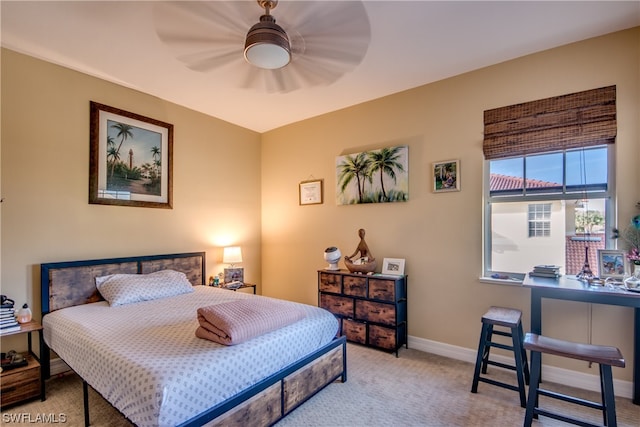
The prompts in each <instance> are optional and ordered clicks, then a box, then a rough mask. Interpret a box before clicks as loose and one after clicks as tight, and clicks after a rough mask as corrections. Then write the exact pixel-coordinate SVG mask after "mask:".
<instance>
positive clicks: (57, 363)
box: [50, 357, 71, 377]
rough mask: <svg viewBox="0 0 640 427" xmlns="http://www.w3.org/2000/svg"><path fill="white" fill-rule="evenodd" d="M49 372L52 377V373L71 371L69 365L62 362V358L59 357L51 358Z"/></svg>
mask: <svg viewBox="0 0 640 427" xmlns="http://www.w3.org/2000/svg"><path fill="white" fill-rule="evenodd" d="M50 366H51V372H50V375H51V376H52V377H53V376H54V375H61V374H64V373H67V372H70V371H71V368H70V367H69V365H67V364H66V363H64V362H63V361H62V359H60V358H59V357H57V358H55V359H51V365H50Z"/></svg>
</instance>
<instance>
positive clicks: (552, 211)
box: [485, 144, 613, 276]
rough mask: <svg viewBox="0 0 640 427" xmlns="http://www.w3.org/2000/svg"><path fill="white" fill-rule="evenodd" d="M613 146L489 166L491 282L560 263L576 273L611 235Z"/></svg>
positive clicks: (520, 158)
mask: <svg viewBox="0 0 640 427" xmlns="http://www.w3.org/2000/svg"><path fill="white" fill-rule="evenodd" d="M612 161H613V145H612V144H608V145H601V146H595V147H589V148H579V149H572V150H562V151H557V152H552V153H543V154H533V155H524V156H517V157H512V158H500V159H495V160H487V161H486V163H487V172H488V173H487V174H486V175H485V200H486V201H487V204H486V211H485V276H490V275H491V274H492V272H509V273H527V272H529V271H531V269H532V268H533V266H534V265H538V264H555V265H559V266H561V267H562V268H561V272H562V273H563V274H577V273H579V272H580V270H581V268H582V266H583V264H584V260H585V248H587V249H586V250H587V251H588V252H589V261H590V266H591V269H592V270H594V273H595V274H597V271H595V270H596V264H597V263H596V260H597V258H596V254H597V249H604V248H605V247H606V246H607V245H606V242H607V241H608V239H609V237H610V236H608V235H607V232H608V230H610V229H611V228H612V227H610V226H608V225H607V224H609V223H610V218H611V217H612V212H611V207H612V206H611V205H612V203H611V194H613V193H612V182H611V181H612V179H611V178H610V177H611V176H613V174H612V173H610V171H612V170H613V168H612Z"/></svg>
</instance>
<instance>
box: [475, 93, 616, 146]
mask: <svg viewBox="0 0 640 427" xmlns="http://www.w3.org/2000/svg"><path fill="white" fill-rule="evenodd" d="M616 128H617V126H616V87H615V86H607V87H603V88H599V89H592V90H586V91H584V92H577V93H572V94H569V95H562V96H556V97H553V98H546V99H540V100H537V101H531V102H525V103H522V104H517V105H510V106H507V107H501V108H495V109H493V110H486V111H485V112H484V144H483V151H484V156H485V158H486V159H498V158H502V157H514V156H523V155H527V154H535V153H544V152H548V151H556V150H564V149H570V148H579V147H586V146H592V145H600V144H613V143H614V142H615V139H616Z"/></svg>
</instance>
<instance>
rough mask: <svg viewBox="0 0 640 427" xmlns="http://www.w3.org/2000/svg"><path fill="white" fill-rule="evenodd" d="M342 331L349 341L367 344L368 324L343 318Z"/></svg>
mask: <svg viewBox="0 0 640 427" xmlns="http://www.w3.org/2000/svg"><path fill="white" fill-rule="evenodd" d="M342 333H343V334H344V335H345V336H346V337H347V339H348V340H349V341H353V342H357V343H360V344H366V342H367V325H366V324H364V323H362V322H356V321H355V320H351V319H342Z"/></svg>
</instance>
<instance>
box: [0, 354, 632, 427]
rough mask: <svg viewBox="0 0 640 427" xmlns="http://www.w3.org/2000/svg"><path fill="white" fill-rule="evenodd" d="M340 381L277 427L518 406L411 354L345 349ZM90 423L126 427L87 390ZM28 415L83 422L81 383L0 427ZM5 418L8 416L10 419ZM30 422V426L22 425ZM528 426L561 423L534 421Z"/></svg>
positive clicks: (582, 411) (477, 417) (62, 383)
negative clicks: (473, 389)
mask: <svg viewBox="0 0 640 427" xmlns="http://www.w3.org/2000/svg"><path fill="white" fill-rule="evenodd" d="M347 361H348V380H347V382H346V383H344V384H342V383H340V382H336V383H334V384H331V385H329V386H328V387H327V388H325V389H324V390H322V391H321V392H320V393H318V394H317V395H315V396H314V397H313V398H311V399H310V400H309V401H307V402H306V403H305V404H303V405H302V406H301V407H299V408H298V409H296V410H295V411H293V413H291V414H289V415H288V416H287V417H285V418H284V419H283V420H282V421H280V422H279V423H278V424H277V427H297V426H327V427H329V426H331V427H338V426H345V427H347V426H348V427H352V426H443V427H444V426H478V427H480V426H487V427H499V426H521V425H522V421H523V418H524V409H522V408H520V405H519V399H518V395H517V393H516V392H513V391H510V390H506V389H503V388H499V387H495V386H491V385H489V384H484V383H480V385H479V388H478V393H477V394H473V393H470V391H469V390H470V389H471V379H472V377H473V365H471V364H470V363H466V362H461V361H457V360H453V359H448V358H445V357H441V356H436V355H432V354H428V353H424V352H420V351H417V350H412V349H408V350H407V349H401V350H400V357H398V358H396V357H395V355H393V354H388V353H385V352H382V351H378V350H374V349H370V348H366V347H362V346H358V345H355V344H348V350H347ZM489 372H490V374H491V375H492V376H495V377H496V378H501V379H502V380H507V381H509V382H512V383H515V379H513V381H511V380H512V378H513V377H514V375H513V374H512V373H511V372H505V371H502V370H499V369H497V368H492V367H489ZM546 386H547V388H550V389H554V390H558V391H569V392H571V393H573V394H575V395H578V396H580V397H583V398H589V399H591V400H598V399H599V394H598V393H594V392H587V391H582V390H576V389H569V388H567V387H562V386H557V385H554V384H547V385H546ZM546 403H548V405H549V406H553V407H555V408H558V407H559V406H563V408H565V409H564V410H565V412H567V413H571V414H573V415H574V416H576V415H579V416H580V417H583V418H585V419H587V420H590V421H591V422H595V423H601V422H602V416H601V413H600V412H598V411H595V410H590V409H587V408H583V407H577V408H574V407H572V406H573V405H568V404H564V403H558V402H555V401H549V400H548V399H547V398H541V404H542V405H545V404H546ZM90 406H91V420H92V425H93V426H108V427H120V426H123V427H130V426H131V424H130V423H129V422H127V421H126V420H125V419H124V418H123V416H122V415H121V414H120V413H118V412H117V411H116V410H115V409H113V408H112V407H111V406H110V405H109V404H108V403H106V402H105V401H104V400H103V399H102V398H101V397H100V396H99V395H97V394H96V393H95V392H93V391H92V392H91V394H90ZM616 409H617V414H618V426H620V427H638V426H639V425H640V406H637V405H633V404H632V403H631V400H630V399H624V398H618V399H616ZM21 414H28V416H27V417H28V418H24V419H23V420H22V423H25V424H26V423H32V424H34V423H33V420H36V419H37V417H38V415H39V414H44V415H47V416H51V414H63V415H64V419H65V421H66V422H65V423H61V422H60V420H57V422H56V420H55V419H54V420H53V422H52V423H37V425H48V424H50V425H54V424H56V425H58V424H64V425H68V426H74V427H75V426H81V425H83V420H84V416H83V412H82V383H81V382H80V380H79V379H78V377H76V376H75V375H68V376H63V377H59V378H54V379H51V380H49V381H48V382H47V400H45V401H44V402H40V401H35V402H31V403H27V404H24V405H20V406H14V407H12V408H9V409H8V410H6V411H3V412H2V422H1V423H0V424H2V425H3V426H4V425H12V424H16V425H17V424H20V423H19V422H17V420H16V417H19V416H24V415H21ZM10 417H14V418H13V420H14V421H11V418H10ZM27 420H31V421H27ZM533 425H534V426H543V427H548V426H565V425H566V424H563V423H561V422H559V421H555V420H552V419H549V418H545V417H540V419H539V420H538V421H534V424H533Z"/></svg>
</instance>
